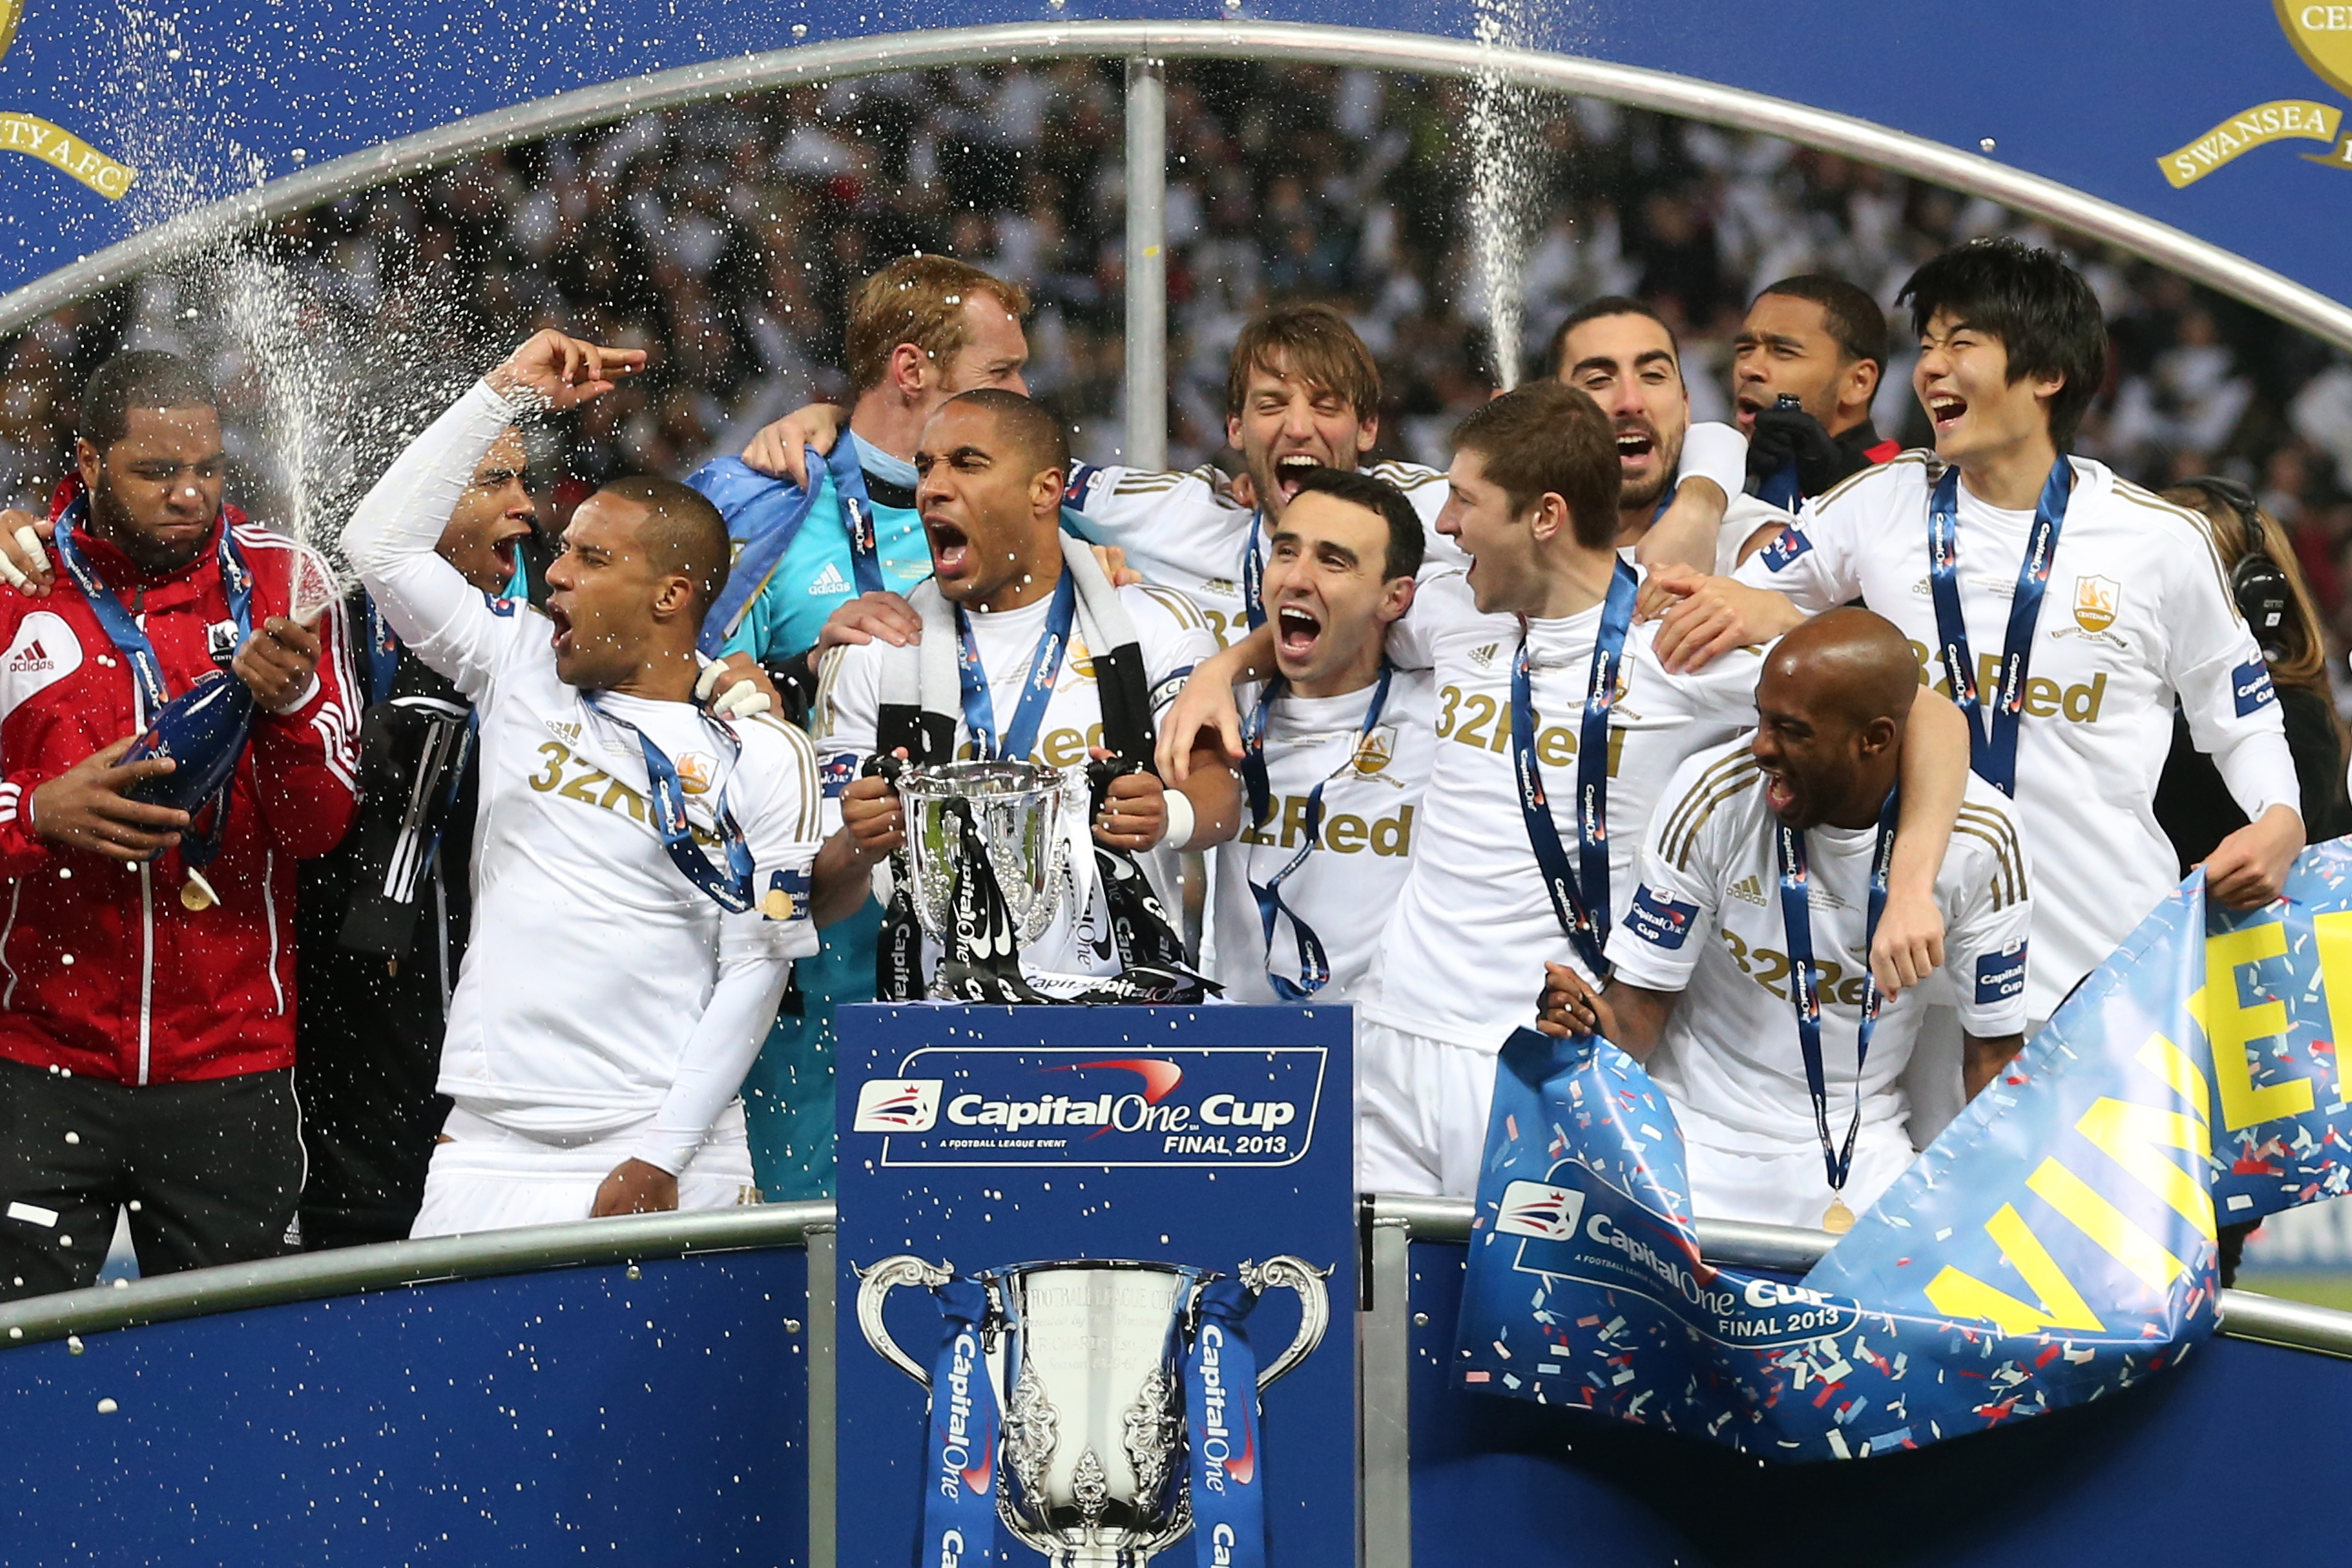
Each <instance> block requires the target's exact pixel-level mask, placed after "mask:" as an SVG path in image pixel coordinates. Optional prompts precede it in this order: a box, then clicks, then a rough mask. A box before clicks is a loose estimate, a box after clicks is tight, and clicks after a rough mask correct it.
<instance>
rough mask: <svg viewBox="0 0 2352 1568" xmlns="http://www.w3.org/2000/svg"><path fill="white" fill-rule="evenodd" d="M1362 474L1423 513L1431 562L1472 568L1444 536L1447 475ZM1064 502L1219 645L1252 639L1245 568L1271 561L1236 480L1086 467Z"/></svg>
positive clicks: (1382, 467)
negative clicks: (1181, 598) (1201, 622)
mask: <svg viewBox="0 0 2352 1568" xmlns="http://www.w3.org/2000/svg"><path fill="white" fill-rule="evenodd" d="M1364 472H1366V473H1368V474H1370V475H1371V476H1372V478H1374V479H1385V480H1387V481H1388V482H1389V483H1390V484H1392V485H1394V486H1395V487H1396V488H1397V489H1400V490H1402V491H1403V492H1404V498H1405V500H1409V501H1411V502H1412V510H1414V511H1416V512H1418V513H1420V514H1421V521H1422V525H1423V536H1424V545H1425V548H1426V549H1427V551H1428V554H1429V559H1430V560H1432V561H1435V562H1441V563H1444V564H1445V565H1449V566H1466V565H1468V564H1469V562H1468V560H1467V559H1466V558H1465V556H1464V555H1463V553H1462V549H1461V546H1459V545H1457V544H1455V543H1454V541H1452V540H1451V539H1448V538H1447V537H1446V536H1445V535H1444V534H1442V533H1440V532H1438V531H1437V514H1438V512H1439V511H1441V510H1444V506H1445V498H1446V494H1447V485H1446V482H1445V476H1444V474H1442V473H1439V472H1438V471H1437V470H1436V469H1435V468H1423V467H1422V466H1421V465H1420V464H1419V463H1374V464H1373V465H1372V466H1371V467H1370V468H1366V469H1365V470H1364ZM1064 499H1065V500H1066V504H1067V505H1068V506H1069V508H1070V509H1071V510H1072V511H1074V512H1075V513H1076V516H1077V517H1078V519H1079V531H1081V532H1082V533H1084V534H1085V535H1086V537H1087V539H1088V540H1089V541H1090V542H1094V543H1096V544H1108V545H1117V546H1118V548H1119V549H1120V550H1122V551H1124V552H1126V554H1127V563H1128V564H1129V565H1130V566H1132V567H1134V568H1135V569H1136V570H1137V571H1138V572H1140V573H1142V574H1143V575H1144V579H1145V580H1146V581H1147V582H1151V583H1157V584H1163V585H1165V586H1167V587H1171V588H1173V589H1175V590H1176V591H1177V592H1178V593H1180V594H1182V595H1185V597H1187V598H1189V599H1191V600H1192V603H1193V605H1195V606H1197V607H1198V608H1199V610H1200V612H1201V614H1202V616H1203V617H1205V618H1206V620H1207V622H1208V625H1209V630H1210V633H1211V634H1212V635H1213V636H1214V637H1216V639H1217V645H1218V646H1219V647H1231V646H1232V645H1233V644H1234V643H1237V642H1239V641H1241V639H1242V638H1244V637H1247V636H1249V630H1250V626H1249V613H1248V609H1247V606H1246V605H1245V603H1244V595H1243V591H1242V582H1243V575H1242V574H1243V571H1244V567H1243V562H1244V560H1245V559H1246V558H1247V556H1248V553H1249V552H1251V551H1253V550H1255V551H1256V552H1258V556H1259V559H1260V561H1261V562H1263V560H1264V559H1265V549H1266V540H1265V533H1264V531H1262V530H1261V529H1260V528H1259V526H1258V521H1257V511H1256V510H1255V508H1252V507H1246V506H1244V505H1243V504H1242V503H1241V502H1240V501H1238V500H1234V489H1233V481H1232V480H1231V479H1227V478H1226V477H1225V476H1224V475H1223V473H1221V472H1219V471H1218V470H1217V469H1215V468H1211V467H1210V466H1208V465H1207V464H1205V463H1204V464H1202V466H1201V467H1199V468H1194V469H1192V471H1191V472H1190V473H1182V474H1166V473H1155V472H1152V471H1151V470H1150V469H1145V468H1118V467H1112V468H1096V467H1094V466H1093V465H1091V464H1087V463H1081V464H1079V465H1077V467H1076V469H1075V470H1074V471H1073V473H1072V474H1071V476H1070V487H1069V490H1068V492H1067V493H1066V497H1065V498H1064Z"/></svg>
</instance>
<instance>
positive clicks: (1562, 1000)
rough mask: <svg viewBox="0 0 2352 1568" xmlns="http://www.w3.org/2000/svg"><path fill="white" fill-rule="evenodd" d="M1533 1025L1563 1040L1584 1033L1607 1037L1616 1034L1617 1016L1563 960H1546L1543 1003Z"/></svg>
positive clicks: (1587, 982) (1599, 995)
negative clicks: (1552, 961) (1549, 961)
mask: <svg viewBox="0 0 2352 1568" xmlns="http://www.w3.org/2000/svg"><path fill="white" fill-rule="evenodd" d="M1536 1027H1537V1028H1538V1029H1541V1030H1542V1031H1543V1032H1544V1033H1545V1034H1547V1035H1551V1036H1554V1037H1558V1038H1559V1039H1563V1040H1576V1039H1582V1038H1583V1037H1585V1036H1587V1035H1599V1036H1600V1037H1601V1038H1602V1039H1609V1038H1612V1037H1614V1036H1615V1035H1616V1033H1617V1019H1616V1016H1615V1015H1614V1014H1612V1013H1611V1012H1610V1010H1609V1004H1608V1003H1606V1002H1604V1001H1602V1000H1601V993H1600V992H1598V991H1596V990H1594V989H1593V988H1592V983H1591V981H1589V980H1587V979H1585V978H1584V976H1583V975H1581V974H1579V973H1577V972H1576V971H1575V970H1573V969H1570V967H1569V966H1568V965H1567V964H1565V963H1547V964H1545V965H1544V993H1543V1004H1542V1006H1541V1007H1540V1008H1539V1009H1538V1012H1537V1015H1536Z"/></svg>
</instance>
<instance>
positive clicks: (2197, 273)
mask: <svg viewBox="0 0 2352 1568" xmlns="http://www.w3.org/2000/svg"><path fill="white" fill-rule="evenodd" d="M1087 56H1128V57H1131V58H1146V59H1167V58H1191V59H1284V60H1298V61H1308V62H1314V63H1318V64H1324V65H1343V66H1363V67H1368V68H1373V69H1378V70H1391V71H1402V72H1411V73H1415V74H1421V75H1439V76H1468V75H1471V74H1473V73H1475V72H1477V71H1480V70H1484V69H1489V68H1492V69H1495V70H1496V71H1498V72H1499V73H1500V74H1501V75H1502V76H1504V77H1505V78H1506V79H1509V80H1510V81H1512V82H1515V83H1517V84H1521V85H1524V86H1528V87H1533V88H1540V89H1548V90H1551V91H1557V92H1565V93H1574V94H1579V95H1581V96H1584V97H1590V98H1601V99H1607V100H1612V101H1613V102H1617V103H1623V104H1629V105H1631V106H1633V107H1634V108H1638V109H1653V110H1661V111H1663V112H1664V113H1668V114H1674V115H1679V116H1681V117H1683V118H1685V119H1689V120H1698V121H1706V122H1708V123H1710V124H1715V125H1722V126H1727V127H1730V128H1732V129H1734V130H1741V131H1758V132H1765V133H1767V134H1769V135H1774V136H1780V137H1783V138H1785V139H1787V140H1789V141H1790V142H1799V143H1801V144H1803V145H1805V146H1809V147H1815V148H1820V149H1822V150H1823V151H1825V152H1832V153H1843V154H1846V155H1848V156H1851V157H1853V158H1855V159H1858V160H1859V161H1861V162H1863V163H1873V164H1876V165H1878V166H1879V167H1881V168H1885V169H1889V170H1892V171H1894V172H1895V173H1896V174H1909V175H1915V176H1916V177H1918V178H1921V179H1926V180H1930V181H1933V182H1935V183H1936V184H1940V185H1944V186H1947V187H1948V188H1950V189H1952V190H1956V191H1962V192H1966V193H1968V194H1969V195H1983V196H1987V197H1990V198H1991V199H1992V200H1994V201H1998V202H2000V203H2002V204H2003V205H2007V206H2010V207H2013V208H2015V209H2017V210H2018V211H2021V212H2027V213H2032V214H2033V215H2035V216H2040V217H2044V218H2048V219H2050V220H2051V221H2053V222H2054V223H2057V224H2060V225H2062V226H2064V227H2066V228H2069V229H2073V230H2075V231H2077V232H2080V233H2083V234H2087V235H2090V236H2092V237H2095V238H2098V239H2102V240H2105V241H2107V242H2108V243H2110V244H2113V245H2116V246H2119V247H2122V248H2123V249H2125V250H2127V251H2130V252H2132V253H2133V254H2134V255H2137V256H2140V257H2144V258H2147V259H2148V260H2150V261H2154V262H2157V263H2158V264H2160V265H2162V266H2165V267H2168V268H2172V269H2173V270H2174V271H2176V272H2179V273H2180V274H2182V275H2183V276H2185V277H2188V278H2191V279H2196V280H2197V281H2199V282H2201V283H2205V284H2208V285H2210V287H2212V288H2214V289H2219V290H2221V292H2222V293H2224V294H2228V295H2231V296H2232V297H2233V298H2236V299H2238V300H2243V301H2245V302H2246V303H2247V304H2249V305H2252V306H2254V307H2255V308H2256V309H2258V310H2263V311H2266V312H2268V313H2269V314H2271V315H2273V316H2275V317H2277V318H2278V319H2279V320H2281V321H2286V322H2289V323H2291V324H2293V325H2295V326H2298V327H2302V328H2304V329H2305V330H2306V331H2310V332H2312V333H2314V334H2315V335H2317V336H2318V337H2321V338H2324V339H2326V341H2328V342H2333V343H2336V344H2338V345H2340V346H2343V347H2347V348H2352V307H2347V306H2346V305H2344V304H2340V303H2338V302H2337V301H2336V300H2331V299H2329V298H2327V297H2326V295H2324V294H2321V293H2319V292H2317V291H2316V290H2315V289H2309V288H2306V287H2305V286H2304V285H2303V284H2300V283H2296V282H2294V281H2293V280H2292V279H2288V278H2285V277H2284V276H2282V275H2281V274H2279V273H2276V272H2273V271H2272V270H2271V269H2270V268H2266V267H2262V266H2259V265H2257V264H2256V263H2254V262H2252V261H2249V260H2247V259H2246V258H2243V257H2242V256H2238V255H2236V254H2234V253H2232V252H2231V251H2228V250H2224V249H2222V248H2221V247H2219V246H2217V245H2214V244H2211V243H2210V242H2209V241H2206V240H2202V239H2199V238H2197V237H2195V236H2193V235H2189V234H2187V233H2184V232H2183V231H2181V230H2179V229H2178V228H2175V227H2173V226H2171V225H2169V224H2165V223H2159V222H2158V221H2157V220H2156V219H2154V218H2150V217H2147V216H2144V215H2142V214H2139V213H2136V212H2133V211H2131V210H2130V209H2129V208H2126V207H2122V206H2118V205H2116V204H2115V203H2113V202H2109V201H2106V200H2104V199H2102V198H2100V197H2097V196H2094V195H2088V194H2086V193H2084V192H2082V191H2078V190H2075V189H2074V188H2073V187H2072V186H2070V185H2064V184H2060V183H2059V182H2057V181H2055V180H2051V179H2046V178H2044V177H2042V175H2039V174H2026V173H2024V172H2023V171H2021V170H2018V169H2013V168H2011V167H2009V166H2008V165H2006V164H2004V163H1999V162H1997V161H1995V160H1993V159H1991V158H1985V157H1979V156H1978V155H1977V154H1975V153H1965V152H1962V151H1960V150H1958V149H1957V148H1954V147H1949V146H1947V145H1945V144H1944V143H1942V142H1931V141H1929V140H1927V138H1925V137H1919V136H1914V135H1911V134H1909V133H1908V132H1900V131H1893V130H1889V129H1887V128H1886V127H1885V126H1882V125H1877V124H1874V123H1872V122H1871V121H1865V120H1857V119H1854V118H1853V117H1852V116H1849V115H1843V114H1833V113H1831V112H1830V111H1828V110H1820V109H1811V108H1808V107H1806V106H1805V105H1803V104H1800V103H1792V102H1790V101H1789V100H1786V99H1779V98H1772V97H1769V96H1767V95H1765V94H1763V93H1757V92H1750V91H1748V90H1747V89H1741V88H1733V87H1726V86H1723V85H1721V84H1719V83H1716V82H1709V81H1702V80H1699V79H1696V78H1693V77H1685V76H1675V75H1673V74H1671V73H1668V72H1665V71H1656V70H1648V69H1644V68H1638V67H1633V66H1622V65H1613V64H1611V63H1609V62H1607V61H1604V60H1594V59H1586V58H1580V57H1577V56H1571V55H1555V54H1548V53H1543V52H1539V51H1535V50H1527V49H1496V50H1492V51H1488V50H1484V49H1481V48H1480V47H1479V46H1478V45H1476V44H1475V43H1472V42H1469V41H1466V40H1461V39H1452V38H1441V37H1429V36H1426V35H1423V34H1415V33H1398V32H1390V31H1381V30H1375V29H1371V28H1354V27H1334V26H1321V25H1311V24H1304V23H1279V22H1253V21H1247V20H1244V19H1239V18H1236V19H1234V20H1233V21H1227V22H1070V23H1064V24H1051V23H1024V24H1019V25H1013V26H992V27H955V28H940V29H938V30H925V31H922V32H918V33H907V34H894V35H887V36H884V37H871V38H857V39H851V40H846V41H844V42H839V43H827V44H813V45H804V46H802V47H794V48H783V49H773V50H770V51H768V52H767V53H764V54H756V55H745V56H741V57H739V58H733V59H728V60H716V61H710V62H708V63H705V64H701V65H694V66H685V67H681V68H677V69H675V70H667V71H661V72H657V73H656V74H653V75H650V76H644V77H635V78H631V79H626V80H623V81H614V82H604V83H600V84H598V85H597V86H594V87H590V88H583V89H580V90H579V91H576V92H568V93H561V94H558V95H557V96H555V97H552V98H546V99H541V100H536V101H533V102H530V103H522V104H516V105H513V106H511V107H509V108H507V109H501V110H494V111H492V112H490V113H488V114H481V115H476V116H474V117H472V118H470V119H467V120H462V121H457V122H455V123H453V124H449V125H444V126H440V127H437V128H436V129H434V130H432V131H427V132H420V133H418V134H417V135H415V136H410V137H405V138H404V139H402V140H400V141H398V142H386V143H384V144H383V145H381V146H377V147H372V148H368V149H366V150H364V151H362V152H359V153H351V154H348V155H347V156H344V157H341V158H337V159H335V160H333V161H331V162H330V163H322V164H320V165H319V166H318V167H317V168H314V169H310V170H306V171H305V172H303V173H301V174H294V175H290V176H289V177H288V178H286V179H283V180H278V181H273V182H272V183H270V184H267V185H264V186H262V187H261V188H259V189H258V190H256V191H253V192H250V193H247V194H244V195H235V196H230V197H227V198H226V199H224V200H222V201H218V202H215V203H214V204H212V205H209V206H206V207H204V208H202V209H199V210H198V211H196V212H193V213H190V214H187V215H185V216H182V217H179V218H175V219H173V220H172V221H171V222H169V223H164V224H159V225H157V226H155V227H153V228H151V229H147V230H145V231H143V232H142V233H140V234H137V235H134V236H132V237H131V238H129V239H126V240H123V241H121V243H119V244H116V245H112V246H109V247H107V248H106V249H104V250H102V251H100V252H99V253H98V254H97V255H95V256H92V257H89V258H87V259H85V260H82V261H79V262H77V263H74V264H73V265H71V266H68V267H64V268H58V270H57V271H55V272H51V273H49V274H47V275H46V276H45V277H42V278H40V279H37V280H36V281H34V282H32V283H29V284H27V285H26V286H25V287H24V288H21V289H16V291H14V292H13V293H10V294H8V295H6V296H5V297H0V331H15V330H16V329H18V328H21V327H23V326H25V325H26V324H28V323H30V322H32V321H37V320H38V319H39V318H40V317H42V316H45V315H47V314H48V313H49V312H50V311H52V310H58V309H60V308H62V307H64V306H66V305H68V304H71V303H72V302H74V301H75V300H79V299H80V298H82V297H83V296H84V295H87V294H89V293H93V292H95V291H96V290H98V289H102V288H104V287H106V286H107V285H108V284H109V283H110V282H119V281H121V279H123V278H124V277H126V276H129V275H131V274H135V273H137V272H140V271H143V270H145V269H146V268H151V267H153V266H155V265H157V264H159V263H162V262H165V261H169V260H172V259H173V258H177V257H179V256H183V255H185V254H187V253H189V252H191V251H194V250H198V249H201V248H203V247H205V246H206V245H208V244H211V243H214V242H215V241H217V240H220V239H223V238H226V237H230V236H233V235H236V234H238V233H241V232H244V231H246V230H247V229H250V228H253V227H256V226H259V225H261V224H264V223H267V222H268V221H269V220H270V219H272V218H275V217H279V216H284V215H286V214H288V213H291V212H298V211H300V210H303V209H305V208H308V207H311V206H316V205H320V204H321V203H324V202H328V201H332V200H334V199H336V198H338V197H341V196H343V195H350V194H351V193H352V192H354V191H360V190H364V189H367V188H368V187H370V186H373V185H378V184H383V183H385V182H386V181H389V180H394V179H399V178H402V177H404V176H405V175H409V174H416V173H419V172H421V171H424V170H427V169H432V168H436V167H438V166H440V165H442V164H446V163H455V162H457V160H459V159H462V158H466V157H469V156H471V155H473V154H474V153H480V152H484V151H487V150H488V149H490V148H494V147H502V146H506V145H509V144H510V143H512V142H522V141H529V140H533V139H535V138H539V137H542V136H550V135H554V134H556V133H558V132H566V131H576V130H580V129H583V128H584V127H587V126H592V125H598V124H603V123H605V122H607V121H614V120H619V119H624V118H625V117H627V116H629V115H633V114H640V113H644V112H646V111H648V110H657V109H666V108H669V107H672V106H674V105H677V104H682V103H690V102H696V101H698V100H704V99H709V98H717V97H720V96H723V95H727V94H732V93H742V92H753V91H759V90H761V89H769V88H777V87H790V86H796V85H803V84H809V83H815V82H823V81H829V80H832V79H835V78H837V77H846V76H862V75H867V74H871V73H873V72H877V71H895V70H913V69H921V68H929V67H934V66H943V65H967V64H973V63H987V62H992V61H996V60H1000V59H1001V60H1004V61H1007V62H1008V63H1010V62H1016V61H1018V60H1021V59H1024V58H1026V59H1065V58H1073V57H1087Z"/></svg>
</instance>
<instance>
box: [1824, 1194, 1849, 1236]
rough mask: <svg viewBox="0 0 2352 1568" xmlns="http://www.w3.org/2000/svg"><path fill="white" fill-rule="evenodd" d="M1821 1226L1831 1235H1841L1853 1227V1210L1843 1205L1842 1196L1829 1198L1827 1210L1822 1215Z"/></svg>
mask: <svg viewBox="0 0 2352 1568" xmlns="http://www.w3.org/2000/svg"><path fill="white" fill-rule="evenodd" d="M1822 1229H1823V1230H1825V1231H1828V1232H1829V1233H1830V1234H1831V1235H1832V1236H1843V1235H1844V1234H1845V1233H1846V1232H1847V1231H1850V1230H1852V1229H1853V1210H1852V1209H1850V1208H1848V1207H1846V1206H1845V1200H1844V1199H1843V1198H1839V1197H1833V1198H1832V1199H1830V1206H1829V1211H1828V1212H1827V1213H1825V1214H1823V1215H1822Z"/></svg>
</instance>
